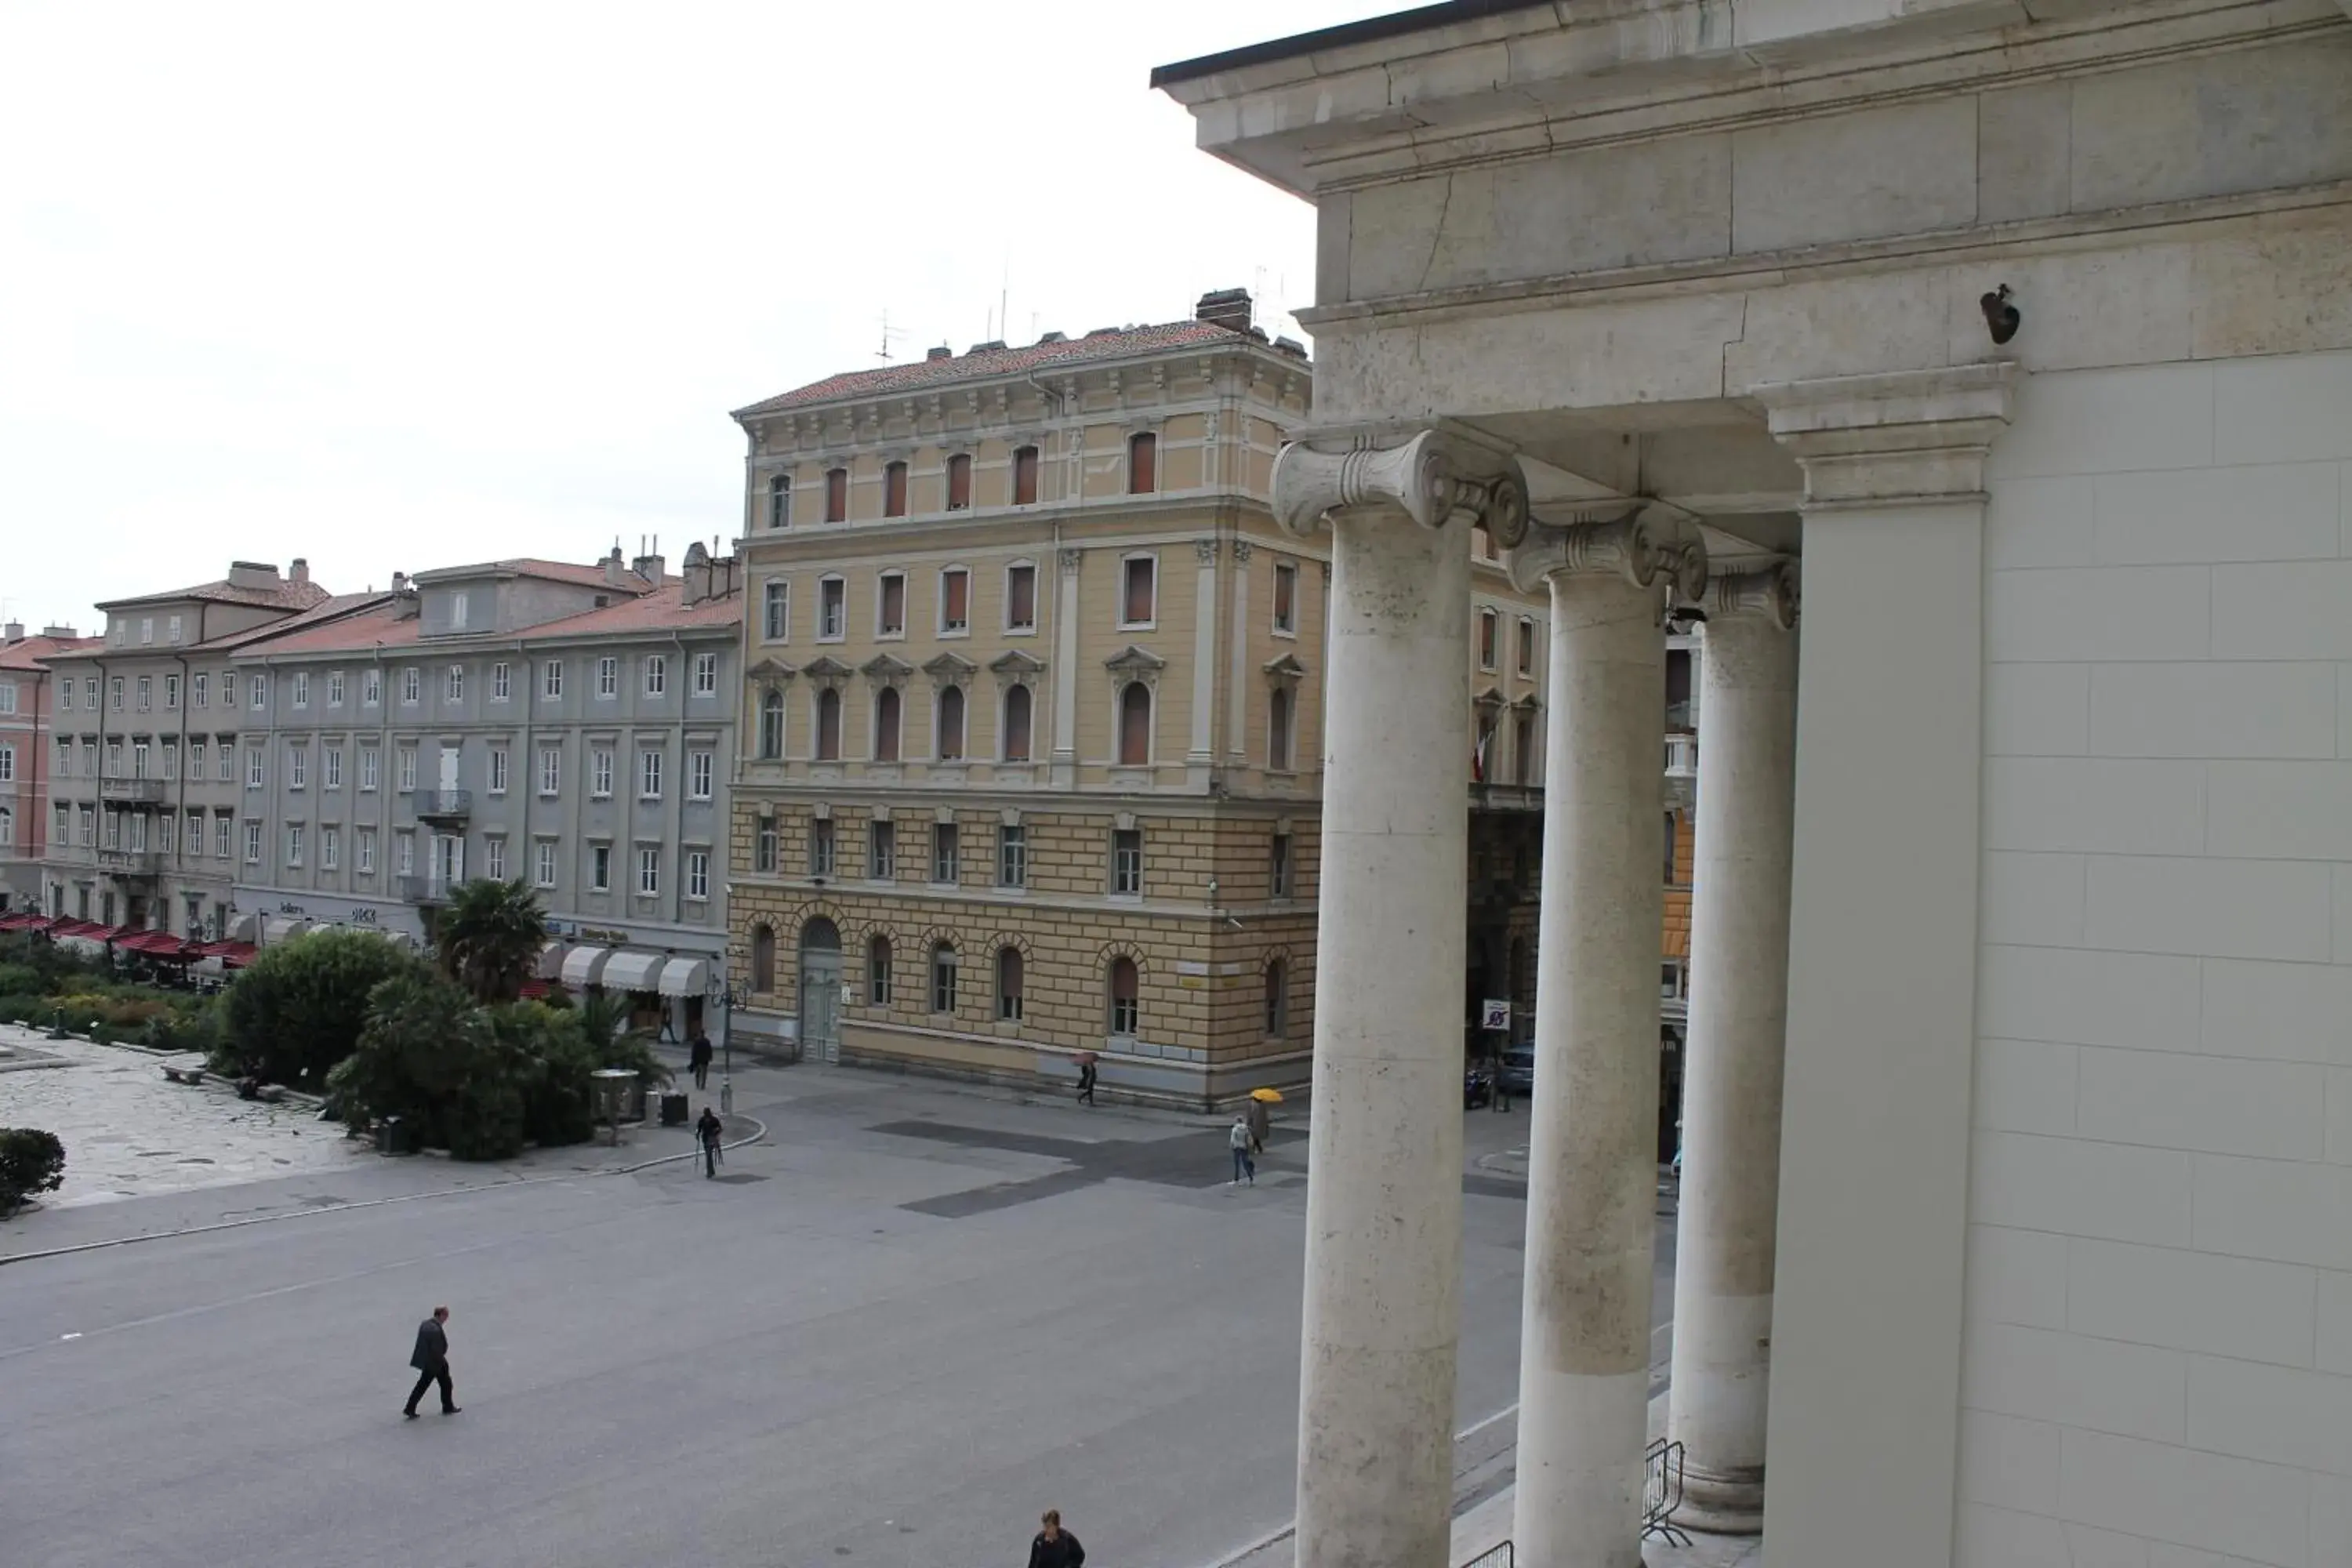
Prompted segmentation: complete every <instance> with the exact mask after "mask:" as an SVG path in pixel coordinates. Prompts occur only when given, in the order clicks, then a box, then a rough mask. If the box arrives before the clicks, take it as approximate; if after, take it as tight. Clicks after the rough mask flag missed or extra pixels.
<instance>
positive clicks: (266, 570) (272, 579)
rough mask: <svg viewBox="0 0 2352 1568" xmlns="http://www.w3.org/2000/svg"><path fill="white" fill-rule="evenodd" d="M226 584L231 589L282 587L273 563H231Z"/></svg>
mask: <svg viewBox="0 0 2352 1568" xmlns="http://www.w3.org/2000/svg"><path fill="white" fill-rule="evenodd" d="M228 584H229V586H230V587H232V588H258V589H265V590H266V589H270V588H277V587H281V586H283V585H284V584H283V583H282V581H281V580H280V579H279V577H278V563H276V562H274V561H232V562H230V563H228Z"/></svg>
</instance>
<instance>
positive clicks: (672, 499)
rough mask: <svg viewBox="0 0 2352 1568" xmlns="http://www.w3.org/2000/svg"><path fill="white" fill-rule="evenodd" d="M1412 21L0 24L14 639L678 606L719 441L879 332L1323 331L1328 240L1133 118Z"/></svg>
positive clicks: (915, 11)
mask: <svg viewBox="0 0 2352 1568" xmlns="http://www.w3.org/2000/svg"><path fill="white" fill-rule="evenodd" d="M1399 3H1401V0H1399ZM1393 8H1395V5H1393V4H1389V3H1384V0H1186V3H1185V4H1182V5H1150V6H1144V5H1134V4H1132V0H1042V3H1034V4H1028V5H972V4H959V3H953V0H896V3H888V0H879V3H876V0H869V3H866V4H847V5H845V4H838V3H833V0H827V3H824V4H816V3H812V0H797V3H787V4H776V3H773V0H771V3H768V4H722V3H718V0H668V3H666V4H661V5H597V4H586V3H576V4H568V5H522V4H498V3H489V0H480V3H476V4H467V5H442V4H418V5H397V6H371V7H366V8H362V7H359V6H356V5H348V4H336V3H332V0H327V3H321V0H307V3H304V4H296V5H261V4H247V3H239V0H222V3H219V4H204V5H194V4H188V3H186V0H168V3H155V4H142V3H138V0H126V3H121V4H104V5H100V4H91V3H89V0H63V3H56V4H52V3H50V0H0V546H5V547H4V548H0V610H5V614H6V615H7V616H13V617H16V618H19V619H22V620H25V621H26V622H28V623H31V624H32V625H33V626H40V625H42V624H44V623H47V622H50V621H57V620H63V621H68V622H71V623H73V624H74V625H76V626H79V627H80V628H81V630H83V631H84V632H85V633H87V632H89V631H91V630H93V629H94V625H93V623H94V622H95V620H96V616H95V615H94V613H93V612H92V610H91V609H90V605H91V604H92V603H93V602H94V601H96V600H99V599H104V598H111V597H116V596H120V595H128V594H132V593H143V592H152V591H158V590H162V589H165V588H170V587H174V586H178V585H181V584H187V583H194V582H201V581H205V580H208V579H211V578H214V577H217V576H220V575H221V574H223V573H224V572H225V571H226V567H227V563H228V562H229V561H230V560H231V559H232V558H239V559H250V560H257V561H275V562H277V563H279V564H280V565H281V566H282V565H283V564H284V563H286V562H287V561H288V560H289V558H291V557H293V556H295V555H305V556H308V557H309V559H310V569H311V574H312V576H313V577H314V578H315V579H317V580H318V581H320V582H322V583H324V584H326V585H327V586H329V587H331V588H332V589H335V590H336V591H338V592H349V591H352V590H356V589H359V588H362V587H365V586H368V585H370V584H373V585H376V586H379V587H380V586H382V585H383V584H384V583H385V582H386V581H387V580H388V579H389V578H390V576H391V574H392V573H393V572H394V570H402V571H411V572H414V571H418V570H422V569H425V568H427V567H431V566H435V565H452V564H457V563H461V562H466V561H474V560H486V559H492V558H495V557H499V556H503V555H520V554H534V555H545V556H554V557H560V558H566V559H573V560H589V559H593V557H594V556H596V555H598V554H600V553H602V552H604V550H605V549H606V548H608V547H609V546H610V545H611V544H612V542H613V541H614V537H615V536H616V535H617V536H619V537H620V538H621V540H622V542H623V547H624V548H625V550H626V551H628V552H631V553H634V552H635V550H636V548H637V542H638V540H639V538H640V536H642V535H646V534H658V535H659V536H660V538H661V543H662V548H663V551H664V552H665V553H666V554H667V556H668V557H669V559H670V561H671V562H672V563H673V564H675V563H676V562H677V559H678V557H679V556H680V555H682V554H683V553H684V552H685V548H686V545H687V543H688V541H690V540H692V539H695V538H701V539H704V540H709V539H710V538H712V537H714V536H724V537H728V538H731V537H733V535H734V532H735V531H736V529H737V527H738V525H739V522H740V517H741V501H740V485H741V466H740V464H741V456H742V450H743V447H742V441H741V437H740V431H739V430H738V429H737V427H736V426H735V425H734V424H733V422H732V421H730V420H729V419H728V417H727V411H728V410H729V409H730V408H735V407H740V406H741V405H744V404H747V403H751V402H754V401H756V400H758V399H760V398H762V397H766V396H769V395H772V394H774V393H778V392H782V391H783V390H784V389H786V388H787V387H791V386H795V385H798V384H802V383H803V382H807V381H813V380H815V379H817V378H818V377H820V376H824V375H827V374H832V373H834V372H835V371H839V370H846V369H856V368H860V367H864V366H867V365H874V364H878V363H882V362H881V361H880V360H879V359H877V357H876V353H877V349H878V348H879V347H880V346H881V342H882V319H883V315H884V312H885V311H886V310H887V312H888V317H889V324H890V330H891V332H892V334H893V335H892V338H891V342H890V348H891V353H892V357H893V358H894V359H899V360H904V359H909V358H920V357H921V355H922V353H923V351H924V350H925V349H926V348H927V347H929V346H930V345H932V344H934V343H940V342H947V343H950V344H952V345H953V346H954V348H955V349H956V350H957V352H958V353H961V352H962V351H963V350H965V349H967V348H969V347H971V345H972V344H973V343H975V342H981V341H982V339H984V338H987V337H989V336H991V335H996V336H1002V337H1005V338H1007V339H1009V340H1010V341H1012V342H1029V341H1033V340H1034V338H1035V337H1036V336H1037V334H1038V333H1039V332H1041V331H1049V330H1059V331H1066V332H1070V333H1072V334H1076V333H1080V332H1084V331H1087V330H1089V329H1090V328H1094V327H1101V326H1110V325H1125V324H1128V323H1129V322H1141V321H1169V320H1176V319H1181V318H1183V317H1186V316H1189V315H1190V314H1191V313H1192V301H1193V300H1194V299H1195V298H1196V297H1197V296H1198V295H1199V294H1200V293H1202V291H1203V290H1205V289H1213V288H1223V287H1233V286H1241V287H1247V288H1250V289H1253V291H1255V293H1256V294H1257V295H1258V296H1259V298H1260V300H1261V301H1262V302H1263V303H1264V304H1265V305H1270V306H1271V307H1273V308H1274V309H1275V310H1280V309H1281V308H1282V307H1285V306H1293V307H1299V308H1303V307H1304V306H1305V305H1306V304H1307V302H1308V301H1309V300H1310V299H1311V297H1312V291H1313V248H1314V235H1313V222H1312V214H1311V212H1310V211H1309V209H1308V208H1307V206H1306V205H1304V204H1302V203H1299V202H1297V201H1296V200H1295V199H1293V198H1291V197H1288V196H1286V195H1281V194H1279V193H1277V192H1276V191H1274V190H1272V189H1271V188H1270V187H1267V186H1265V185H1263V184H1259V183H1257V182H1256V181H1255V180H1253V179H1251V178H1249V177H1248V176H1246V175H1244V174H1240V173H1239V172H1237V171H1235V170H1233V169H1231V168H1228V167H1227V166H1225V165H1224V164H1223V163H1218V162H1217V161H1216V160H1214V159H1212V158H1210V157H1208V156H1207V155H1205V154H1203V153H1198V152H1195V151H1194V150H1193V148H1192V120H1191V118H1190V116H1188V115H1187V114H1186V113H1185V112H1184V111H1183V110H1182V109H1181V108H1180V107H1179V106H1178V105H1176V104H1175V103H1174V102H1173V101H1172V100H1169V99H1168V98H1167V97H1166V96H1165V95H1162V94H1158V93H1153V92H1151V91H1150V90H1149V89H1147V88H1146V86H1145V79H1146V77H1147V76H1148V74H1149V72H1150V68H1151V67H1153V66H1155V65H1161V64H1165V63H1168V62H1170V61H1172V60H1179V59H1185V58H1191V57H1192V56H1195V55H1199V54H1205V53H1208V52H1211V51H1213V50H1216V49H1222V48H1228V47H1235V46H1239V45H1242V44H1247V43H1255V42H1257V41H1260V40H1262V39H1266V38H1273V37H1281V36H1284V35H1286V34H1289V33H1295V32H1301V31H1305V30H1307V29H1309V28H1313V27H1318V26H1330V25H1332V24H1334V23H1338V22H1344V21H1349V20H1352V19H1354V18H1356V17H1359V16H1369V15H1373V14H1377V13H1379V12H1381V11H1385V10H1389V9H1393ZM1129 17H1132V18H1133V19H1132V20H1128V19H1127V18H1129ZM1008 279H1009V282H1008ZM1008 287H1009V294H1010V302H1009V309H1008V310H1006V312H1005V319H1006V321H1007V322H1008V323H1009V325H1008V326H1007V327H1005V328H1004V329H1003V330H996V331H992V329H993V328H994V326H995V321H994V315H995V311H996V309H997V302H998V299H999V291H1000V289H1007V288H1008ZM1269 315H1270V312H1269V310H1266V309H1264V308H1262V309H1261V312H1260V321H1261V324H1263V325H1265V326H1266V327H1267V328H1268V330H1269V331H1278V332H1288V333H1290V334H1291V335H1293V336H1303V334H1301V333H1300V332H1299V331H1298V329H1297V327H1296V326H1295V325H1294V324H1293V323H1291V322H1290V321H1287V319H1286V318H1276V319H1269Z"/></svg>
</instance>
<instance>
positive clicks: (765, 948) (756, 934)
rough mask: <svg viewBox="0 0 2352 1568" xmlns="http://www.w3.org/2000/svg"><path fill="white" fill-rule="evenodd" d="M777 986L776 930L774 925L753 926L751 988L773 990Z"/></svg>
mask: <svg viewBox="0 0 2352 1568" xmlns="http://www.w3.org/2000/svg"><path fill="white" fill-rule="evenodd" d="M775 988H776V930H775V928H774V927H773V926H768V925H756V926H753V927H752V928H751V989H752V990H754V991H773V990H774V989H775Z"/></svg>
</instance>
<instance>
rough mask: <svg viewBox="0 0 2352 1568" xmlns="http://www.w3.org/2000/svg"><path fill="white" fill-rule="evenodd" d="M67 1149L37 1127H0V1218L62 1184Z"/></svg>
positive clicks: (63, 1181)
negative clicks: (29, 1199)
mask: <svg viewBox="0 0 2352 1568" xmlns="http://www.w3.org/2000/svg"><path fill="white" fill-rule="evenodd" d="M65 1179H66V1146H65V1145H64V1144H63V1143H60V1142H58V1135H57V1134H56V1133H54V1132H45V1131H41V1130H40V1129H39V1128H37V1127H0V1219H5V1218H7V1217H8V1216H9V1215H12V1214H15V1213H16V1211H17V1210H18V1209H20V1208H22V1207H23V1206H24V1205H25V1200H26V1199H27V1198H30V1197H33V1196H36V1195H37V1194H41V1193H53V1192H56V1191H57V1190H58V1187H60V1186H62V1185H63V1184H65Z"/></svg>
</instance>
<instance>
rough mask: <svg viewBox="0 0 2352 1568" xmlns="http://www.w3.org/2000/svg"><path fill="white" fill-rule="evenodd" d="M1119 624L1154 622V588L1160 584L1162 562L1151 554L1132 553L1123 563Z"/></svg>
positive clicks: (1143, 624) (1130, 624)
mask: <svg viewBox="0 0 2352 1568" xmlns="http://www.w3.org/2000/svg"><path fill="white" fill-rule="evenodd" d="M1121 572H1122V578H1121V590H1120V594H1119V605H1118V624H1119V625H1120V626H1150V624H1151V622H1152V613H1153V611H1154V610H1155V609H1156V608H1157V607H1158V606H1157V605H1155V604H1154V602H1153V601H1154V596H1155V595H1154V593H1153V590H1154V589H1155V588H1156V587H1157V586H1158V582H1159V576H1160V563H1159V562H1158V561H1157V560H1155V559H1154V558H1153V557H1151V556H1149V555H1130V556H1129V557H1128V558H1127V560H1126V561H1125V562H1124V563H1122V565H1121Z"/></svg>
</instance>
